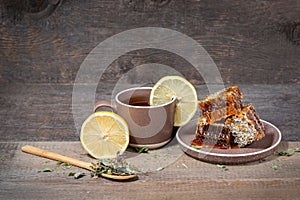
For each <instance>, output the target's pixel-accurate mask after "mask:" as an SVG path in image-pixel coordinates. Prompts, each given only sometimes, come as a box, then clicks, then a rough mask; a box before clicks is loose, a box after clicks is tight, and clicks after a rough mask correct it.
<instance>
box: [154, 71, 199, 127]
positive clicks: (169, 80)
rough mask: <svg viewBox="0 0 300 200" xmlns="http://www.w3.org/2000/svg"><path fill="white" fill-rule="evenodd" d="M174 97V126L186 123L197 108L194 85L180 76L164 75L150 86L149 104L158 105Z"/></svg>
mask: <svg viewBox="0 0 300 200" xmlns="http://www.w3.org/2000/svg"><path fill="white" fill-rule="evenodd" d="M174 97H175V98H176V107H175V116H174V126H183V125H185V124H187V123H188V122H189V121H190V120H191V119H192V118H193V116H194V115H195V113H196V112H197V108H198V96H197V92H196V89H195V87H194V86H193V85H192V84H191V83H190V82H189V81H188V80H186V79H185V78H183V77H181V76H165V77H163V78H161V79H160V80H159V81H158V82H157V83H156V84H155V85H154V86H153V88H152V90H151V94H150V105H160V104H163V103H166V102H169V101H171V99H172V98H174Z"/></svg>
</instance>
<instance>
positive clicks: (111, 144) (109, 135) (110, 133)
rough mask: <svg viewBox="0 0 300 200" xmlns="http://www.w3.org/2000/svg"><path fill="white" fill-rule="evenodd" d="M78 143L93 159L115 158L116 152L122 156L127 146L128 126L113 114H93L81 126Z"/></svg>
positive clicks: (104, 112) (102, 112) (103, 112)
mask: <svg viewBox="0 0 300 200" xmlns="http://www.w3.org/2000/svg"><path fill="white" fill-rule="evenodd" d="M80 142H81V144H82V146H83V148H84V149H85V150H86V151H87V153H88V154H90V155H91V156H92V157H94V158H97V159H106V158H115V157H116V156H117V152H119V154H123V153H124V151H125V150H126V148H127V146H128V143H129V129H128V125H127V123H126V122H125V120H124V119H123V118H122V117H120V116H119V115H117V114H115V113H113V112H107V111H100V112H95V113H93V114H91V115H90V116H89V117H88V118H87V119H86V120H85V121H84V122H83V124H82V126H81V132H80Z"/></svg>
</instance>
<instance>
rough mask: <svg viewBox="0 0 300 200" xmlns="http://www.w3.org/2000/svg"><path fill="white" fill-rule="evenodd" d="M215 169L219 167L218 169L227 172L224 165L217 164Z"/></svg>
mask: <svg viewBox="0 0 300 200" xmlns="http://www.w3.org/2000/svg"><path fill="white" fill-rule="evenodd" d="M217 167H219V168H221V169H223V170H225V171H227V170H229V168H228V167H227V166H226V165H220V164H217Z"/></svg>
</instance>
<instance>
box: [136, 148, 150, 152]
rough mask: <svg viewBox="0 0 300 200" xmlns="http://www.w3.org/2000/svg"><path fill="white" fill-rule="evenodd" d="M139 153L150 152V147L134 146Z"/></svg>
mask: <svg viewBox="0 0 300 200" xmlns="http://www.w3.org/2000/svg"><path fill="white" fill-rule="evenodd" d="M134 149H135V150H136V151H137V152H138V153H148V151H149V149H148V148H147V147H135V148H134Z"/></svg>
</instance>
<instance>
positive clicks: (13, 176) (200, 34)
mask: <svg viewBox="0 0 300 200" xmlns="http://www.w3.org/2000/svg"><path fill="white" fill-rule="evenodd" d="M0 15H1V19H0V119H1V120H0V136H1V137H0V199H200V198H201V199H217V198H219V199H220V198H222V199H299V196H300V186H299V185H300V155H299V153H295V154H294V155H292V156H289V157H287V156H278V155H277V154H276V152H275V153H274V154H272V155H270V156H269V157H267V158H266V159H265V160H264V161H262V162H259V161H255V162H252V163H247V164H244V165H234V166H227V167H228V170H226V171H224V169H222V168H220V167H218V166H217V165H216V164H210V163H205V162H202V161H199V160H195V159H193V158H191V157H189V156H188V155H185V154H184V153H183V152H182V151H181V150H180V148H179V147H178V144H177V143H176V141H174V143H173V144H174V145H173V146H172V148H171V149H169V148H166V147H165V148H162V149H161V150H157V151H150V152H149V154H142V155H136V154H134V155H132V154H129V155H131V156H130V157H129V158H128V159H129V160H130V161H131V162H132V163H133V164H136V165H139V166H140V167H141V168H142V169H143V170H141V172H139V178H138V180H134V181H130V182H115V181H111V180H107V179H103V178H100V179H97V180H95V179H92V178H91V177H90V175H89V172H88V171H86V170H83V169H79V168H76V167H71V168H70V169H64V168H63V167H62V166H57V165H56V164H57V163H56V162H55V161H49V160H48V159H45V158H40V157H37V156H33V155H29V154H26V153H23V152H21V150H20V148H21V147H22V146H23V145H25V144H30V145H34V146H38V147H42V148H45V149H48V150H50V151H55V152H57V153H62V154H66V155H68V156H72V157H74V158H78V159H82V160H85V161H92V159H91V158H90V157H88V156H87V155H86V153H85V152H84V151H83V149H82V147H81V145H80V143H79V134H78V129H79V128H80V123H77V124H76V123H75V122H74V115H73V114H74V111H73V110H72V108H73V104H72V103H73V102H72V97H73V87H74V82H75V79H76V76H77V72H78V70H79V69H80V66H81V64H82V62H83V61H84V60H85V59H87V56H88V55H89V53H90V52H91V51H92V50H93V49H94V48H95V47H96V46H97V45H98V44H99V43H101V42H103V41H105V40H106V39H107V38H110V37H112V36H115V35H116V34H119V33H122V32H123V31H126V30H130V29H132V30H134V29H136V28H141V27H159V28H167V29H170V30H175V31H178V32H180V33H183V34H185V35H186V36H188V37H190V38H192V39H193V40H195V41H197V42H198V43H199V44H201V46H202V47H203V48H204V49H205V50H206V51H207V53H208V54H209V55H210V56H211V58H212V59H213V61H214V62H215V64H216V66H217V68H218V70H219V72H220V75H221V77H222V80H223V82H224V84H225V85H226V86H231V85H238V86H239V87H240V88H241V89H242V91H243V93H244V94H245V101H246V102H251V103H253V105H254V106H255V108H256V109H257V111H258V113H259V115H260V117H261V118H262V119H264V120H266V121H268V122H271V123H272V124H274V125H275V126H277V127H278V128H279V130H280V131H281V133H282V142H281V143H280V145H279V147H278V149H277V151H281V150H291V149H294V148H299V147H300V133H299V130H300V124H299V119H300V104H299V103H300V92H299V91H300V84H299V83H300V79H299V77H300V70H299V67H300V56H299V55H300V21H299V19H300V4H299V0H287V1H280V0H274V1H260V0H254V1H230V0H225V1H222V2H220V1H213V0H201V1H199V0H189V1H180V0H178V1H177V0H176V1H175V0H119V1H106V0H90V1H70V0H65V1H62V0H48V1H46V0H32V1H17V0H3V1H2V2H1V3H0ZM154 42H155V41H154ZM169 42H170V40H169V39H166V40H164V41H162V44H164V45H168V44H169ZM182 45H183V44H181V43H180V41H179V43H178V44H177V46H178V48H181V46H182ZM115 49H116V47H113V48H110V49H107V51H106V52H107V53H108V54H110V53H112V52H114V50H115ZM94 56H96V57H103V56H105V55H103V54H95V55H94ZM87 61H91V62H93V60H92V59H90V60H89V59H87ZM154 63H156V64H158V63H159V64H161V65H160V66H162V65H164V66H170V67H171V68H172V69H173V70H175V71H177V72H180V73H181V74H182V75H183V76H185V77H186V78H187V79H188V80H189V81H191V82H192V83H193V84H194V85H195V86H196V89H197V92H198V97H199V99H200V98H203V96H204V95H206V94H208V92H207V87H206V84H205V82H204V79H203V77H201V75H199V73H195V70H194V69H193V67H192V66H191V64H190V63H188V62H187V61H186V60H185V59H184V58H182V57H180V56H178V55H174V54H173V53H170V52H168V51H164V50H160V49H139V50H136V51H131V52H127V53H126V54H124V55H122V56H120V57H119V58H118V59H116V60H114V61H113V62H112V63H111V64H110V65H109V66H107V68H106V70H105V72H104V73H103V76H102V77H101V82H100V81H99V82H94V83H92V84H97V86H98V87H97V90H96V94H95V99H103V98H104V99H111V98H112V92H113V91H114V87H115V85H116V83H117V82H118V81H119V79H121V78H122V77H123V76H124V75H125V74H127V73H128V72H132V74H131V76H129V77H128V80H127V81H128V85H123V86H124V87H131V86H132V85H134V84H144V83H147V84H150V85H151V84H153V83H155V80H156V79H158V78H159V76H160V75H161V74H157V72H155V70H154V71H153V73H151V72H149V69H147V70H148V71H147V70H146V71H147V73H145V71H144V69H145V68H140V66H145V64H148V65H147V66H148V68H150V69H151V66H150V65H149V64H154ZM141 69H143V70H141ZM153 74H154V75H153ZM151 76H155V78H156V79H151ZM86 80H89V77H87V79H86ZM130 84H132V85H130ZM84 99H85V98H84V96H83V102H84ZM84 103H88V102H84ZM89 103H90V104H91V105H90V107H92V103H91V102H89ZM77 106H78V105H77ZM88 113H89V110H88ZM81 117H82V119H81V120H83V119H84V118H85V117H86V115H82V116H81ZM196 117H197V116H196ZM131 153H132V152H131ZM46 167H51V168H53V169H54V171H53V172H40V173H38V171H39V170H41V169H44V168H46ZM157 169H162V170H157ZM77 171H78V172H85V173H86V176H84V177H83V178H81V179H74V178H73V177H70V176H68V174H69V173H70V172H77Z"/></svg>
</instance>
